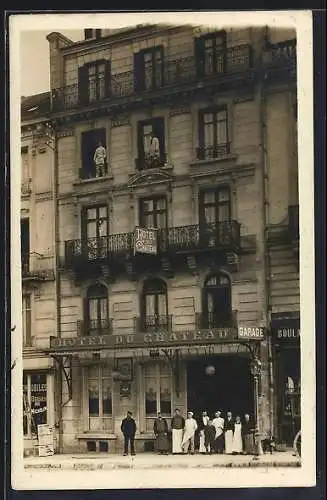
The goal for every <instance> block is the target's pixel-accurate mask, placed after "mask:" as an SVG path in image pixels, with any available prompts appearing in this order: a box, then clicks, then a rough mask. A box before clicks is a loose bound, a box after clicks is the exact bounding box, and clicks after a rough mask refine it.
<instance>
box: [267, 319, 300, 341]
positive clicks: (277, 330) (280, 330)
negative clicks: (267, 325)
mask: <svg viewBox="0 0 327 500" xmlns="http://www.w3.org/2000/svg"><path fill="white" fill-rule="evenodd" d="M271 333H272V337H273V339H274V341H275V342H276V343H277V344H281V343H283V344H286V343H296V342H299V340H300V335H301V330H300V315H299V313H278V314H272V316H271Z"/></svg>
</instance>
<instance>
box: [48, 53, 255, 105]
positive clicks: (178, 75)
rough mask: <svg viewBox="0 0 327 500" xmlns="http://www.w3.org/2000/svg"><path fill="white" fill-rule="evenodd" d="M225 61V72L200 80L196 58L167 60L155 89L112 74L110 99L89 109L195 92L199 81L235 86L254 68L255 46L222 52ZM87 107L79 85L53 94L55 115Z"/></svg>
mask: <svg viewBox="0 0 327 500" xmlns="http://www.w3.org/2000/svg"><path fill="white" fill-rule="evenodd" d="M221 58H222V59H224V61H225V64H224V71H219V72H212V73H210V74H207V75H204V76H201V77H199V76H198V71H197V59H196V58H195V56H189V57H180V58H177V59H165V60H164V62H163V77H162V78H161V79H159V81H157V82H156V83H155V84H154V85H153V86H151V87H146V86H145V88H143V90H139V86H138V83H139V82H138V81H137V79H136V75H135V72H134V70H131V71H125V72H123V73H113V74H112V75H111V81H110V89H109V92H108V93H109V97H108V94H106V93H103V97H101V96H100V97H99V100H97V101H94V100H92V102H89V104H88V105H89V106H95V107H96V106H99V105H102V104H105V105H110V104H111V103H114V104H118V102H119V100H120V99H121V100H122V101H126V98H129V97H131V96H134V95H142V94H148V93H154V92H156V91H158V90H161V89H164V88H169V87H176V86H178V87H179V86H181V90H187V87H190V90H195V89H196V88H197V86H196V85H195V84H196V83H197V82H198V81H199V80H201V81H206V82H208V83H209V82H211V81H212V82H213V83H215V84H216V83H219V82H221V83H227V82H229V83H233V84H234V83H235V81H236V80H235V75H236V74H242V73H244V72H245V73H246V72H247V70H249V69H252V47H251V45H248V44H246V45H245V44H243V45H237V46H235V47H230V48H228V49H226V50H225V51H223V52H222V53H221ZM84 107H85V102H84V101H83V102H82V101H80V99H79V87H78V84H77V83H76V84H74V85H67V86H65V87H61V88H57V89H55V90H53V91H52V111H53V112H55V113H58V112H63V111H70V110H71V111H72V110H78V109H80V108H84Z"/></svg>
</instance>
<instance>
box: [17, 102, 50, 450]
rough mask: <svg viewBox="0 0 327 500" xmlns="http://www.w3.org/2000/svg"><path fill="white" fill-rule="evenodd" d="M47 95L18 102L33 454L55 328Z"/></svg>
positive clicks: (26, 380)
mask: <svg viewBox="0 0 327 500" xmlns="http://www.w3.org/2000/svg"><path fill="white" fill-rule="evenodd" d="M49 112H50V93H49V92H46V93H44V94H38V95H35V96H30V97H23V98H22V102H21V266H22V267H21V269H22V291H23V296H22V311H23V370H24V371H23V411H24V417H23V429H24V452H25V453H26V454H28V453H34V451H35V449H36V448H35V445H36V444H37V426H38V424H43V423H48V424H49V425H52V426H53V425H54V424H55V407H54V404H55V386H56V380H55V366H54V362H53V359H52V358H51V357H50V356H48V355H46V354H45V353H44V349H47V348H48V347H49V337H50V336H51V335H52V334H53V332H54V331H55V330H56V287H55V238H54V214H55V197H54V177H53V174H54V169H53V166H54V163H53V158H54V154H53V145H52V144H51V140H50V135H49V128H48V114H49Z"/></svg>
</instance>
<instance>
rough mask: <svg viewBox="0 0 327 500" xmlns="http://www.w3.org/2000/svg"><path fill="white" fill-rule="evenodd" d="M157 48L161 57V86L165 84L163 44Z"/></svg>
mask: <svg viewBox="0 0 327 500" xmlns="http://www.w3.org/2000/svg"><path fill="white" fill-rule="evenodd" d="M158 50H160V57H161V86H162V87H163V86H164V85H165V59H164V46H163V45H160V47H158Z"/></svg>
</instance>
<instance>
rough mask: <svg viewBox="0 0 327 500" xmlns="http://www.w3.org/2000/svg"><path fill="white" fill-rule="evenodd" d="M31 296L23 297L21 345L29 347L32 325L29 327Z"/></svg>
mask: <svg viewBox="0 0 327 500" xmlns="http://www.w3.org/2000/svg"><path fill="white" fill-rule="evenodd" d="M31 314H32V310H31V296H30V295H23V345H24V346H29V345H31V338H32V325H31Z"/></svg>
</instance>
